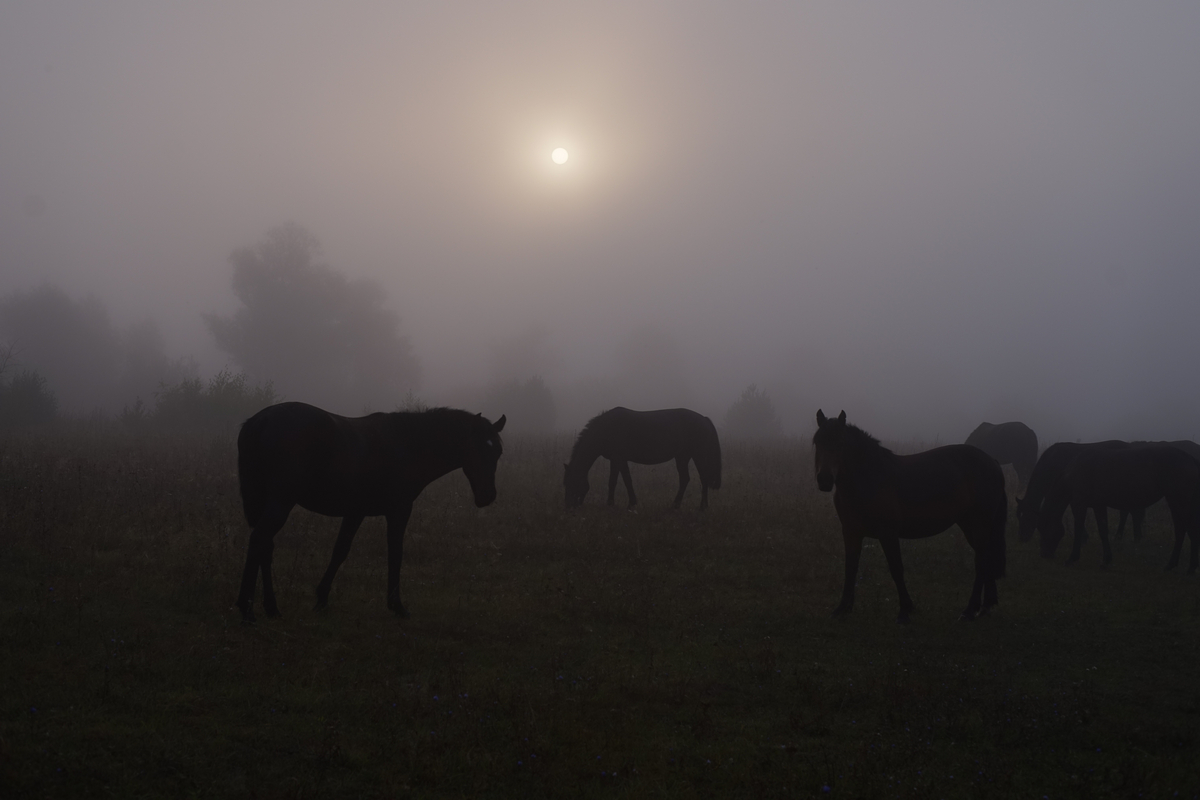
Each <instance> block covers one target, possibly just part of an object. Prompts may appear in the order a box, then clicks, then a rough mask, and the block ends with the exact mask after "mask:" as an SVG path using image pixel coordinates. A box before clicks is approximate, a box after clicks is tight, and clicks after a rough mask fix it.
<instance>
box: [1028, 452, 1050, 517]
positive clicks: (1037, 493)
mask: <svg viewBox="0 0 1200 800" xmlns="http://www.w3.org/2000/svg"><path fill="white" fill-rule="evenodd" d="M1056 456H1057V453H1054V454H1051V457H1050V458H1046V457H1045V454H1043V455H1042V457H1041V458H1039V459H1038V460H1037V463H1036V464H1035V465H1034V467H1033V474H1032V475H1030V476H1029V485H1028V486H1026V487H1025V497H1023V498H1022V500H1023V502H1026V503H1029V502H1032V503H1033V505H1034V508H1037V507H1038V506H1040V505H1041V504H1042V501H1043V500H1045V499H1046V492H1047V491H1049V489H1050V480H1051V478H1052V477H1053V473H1054V472H1055V471H1056V467H1057V466H1058V464H1059V459H1058V458H1057V457H1056Z"/></svg>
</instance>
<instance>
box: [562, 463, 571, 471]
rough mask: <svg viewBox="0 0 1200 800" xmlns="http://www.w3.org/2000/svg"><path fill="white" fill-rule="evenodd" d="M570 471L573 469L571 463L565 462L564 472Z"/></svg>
mask: <svg viewBox="0 0 1200 800" xmlns="http://www.w3.org/2000/svg"><path fill="white" fill-rule="evenodd" d="M570 471H571V465H570V464H563V472H564V473H567V472H570Z"/></svg>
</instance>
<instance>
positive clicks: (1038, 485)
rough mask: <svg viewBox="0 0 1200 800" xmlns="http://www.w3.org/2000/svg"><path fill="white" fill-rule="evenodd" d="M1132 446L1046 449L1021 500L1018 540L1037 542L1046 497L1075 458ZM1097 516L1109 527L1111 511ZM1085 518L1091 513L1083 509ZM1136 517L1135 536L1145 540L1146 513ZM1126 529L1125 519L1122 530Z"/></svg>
mask: <svg viewBox="0 0 1200 800" xmlns="http://www.w3.org/2000/svg"><path fill="white" fill-rule="evenodd" d="M1129 446H1130V445H1129V443H1128V442H1122V441H1120V440H1119V439H1109V440H1108V441H1105V442H1088V443H1084V444H1081V443H1079V442H1058V443H1056V444H1052V445H1050V446H1049V447H1047V448H1046V452H1044V453H1042V456H1041V458H1039V459H1038V460H1037V464H1036V465H1035V466H1034V468H1033V474H1032V475H1030V477H1029V483H1028V485H1027V486H1026V487H1025V496H1024V497H1018V498H1017V539H1018V540H1019V541H1022V542H1028V541H1029V540H1030V539H1031V538H1033V533H1034V531H1036V530H1037V527H1038V520H1039V519H1040V516H1041V513H1042V505H1043V502H1044V501H1045V499H1046V493H1047V492H1048V491H1049V490H1050V487H1051V486H1053V485H1054V484H1055V483H1056V482H1057V481H1058V480H1059V478H1060V477H1061V476H1062V474H1063V471H1064V470H1065V469H1066V468H1067V467H1068V466H1069V465H1070V463H1071V461H1072V460H1073V459H1074V458H1075V456H1076V455H1077V454H1078V453H1079V452H1081V451H1083V450H1087V449H1096V450H1113V449H1127V448H1128V447H1129ZM1092 511H1093V513H1094V514H1095V515H1096V519H1100V517H1102V516H1104V517H1105V522H1106V523H1107V516H1106V515H1107V513H1108V511H1107V510H1106V509H1105V507H1104V506H1099V507H1096V508H1093V509H1092ZM1082 513H1084V514H1086V513H1087V509H1086V508H1085V509H1083V512H1082ZM1132 513H1133V535H1134V538H1140V537H1141V528H1142V517H1143V515H1144V513H1145V512H1144V511H1143V510H1142V509H1137V510H1135V511H1132ZM1124 529H1125V519H1124V516H1123V515H1122V519H1121V524H1120V530H1121V531H1124ZM1076 531H1078V532H1079V535H1081V536H1083V537H1084V538H1086V537H1087V533H1086V531H1085V530H1084V529H1083V527H1082V525H1077V526H1076ZM1082 544H1083V542H1082V541H1080V542H1079V543H1078V544H1077V545H1076V549H1078V547H1079V546H1081V545H1082Z"/></svg>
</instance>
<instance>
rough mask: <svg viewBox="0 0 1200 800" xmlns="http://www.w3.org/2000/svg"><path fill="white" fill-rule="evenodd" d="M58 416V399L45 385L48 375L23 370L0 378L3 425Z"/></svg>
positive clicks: (45, 420) (41, 421) (14, 425)
mask: <svg viewBox="0 0 1200 800" xmlns="http://www.w3.org/2000/svg"><path fill="white" fill-rule="evenodd" d="M56 416H58V400H57V399H56V398H55V397H54V393H53V392H51V391H50V390H49V389H47V388H46V379H45V378H43V377H42V376H41V375H39V374H38V373H36V372H34V371H32V370H22V371H21V372H18V373H17V374H16V375H13V377H12V379H11V380H9V381H6V382H0V428H19V427H25V426H28V425H44V424H46V423H48V422H53V421H54V418H55V417H56Z"/></svg>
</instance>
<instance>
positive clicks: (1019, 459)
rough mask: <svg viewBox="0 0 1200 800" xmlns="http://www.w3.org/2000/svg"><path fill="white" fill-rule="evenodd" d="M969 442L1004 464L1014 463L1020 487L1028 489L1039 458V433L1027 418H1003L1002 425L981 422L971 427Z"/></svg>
mask: <svg viewBox="0 0 1200 800" xmlns="http://www.w3.org/2000/svg"><path fill="white" fill-rule="evenodd" d="M966 443H967V444H969V445H971V446H973V447H978V448H979V449H980V450H982V451H983V452H985V453H987V454H988V455H989V456H991V457H992V458H994V459H996V460H997V461H998V462H1000V466H1004V465H1005V464H1012V465H1013V469H1014V470H1016V471H1017V488H1018V491H1021V492H1024V491H1025V487H1026V486H1028V485H1029V476H1030V475H1032V474H1033V466H1034V464H1036V463H1037V459H1038V438H1037V434H1036V433H1034V432H1033V430H1032V429H1031V428H1030V427H1029V426H1028V425H1026V424H1025V423H1024V422H1001V423H1000V424H999V425H993V424H992V423H990V422H981V423H979V427H978V428H976V429H975V430H973V431H971V435H970V436H968V437H967V442H966Z"/></svg>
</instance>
